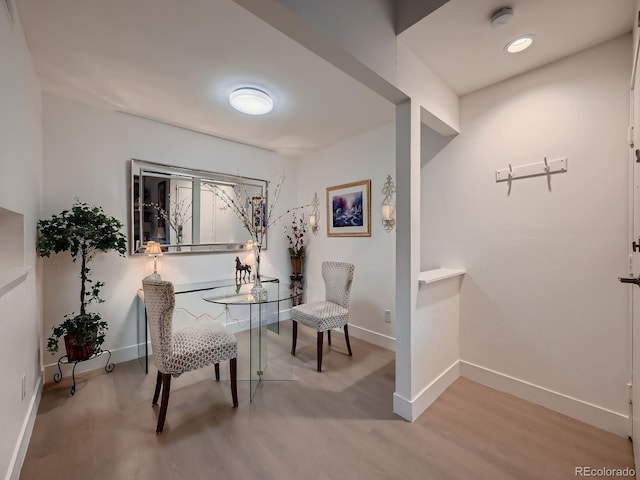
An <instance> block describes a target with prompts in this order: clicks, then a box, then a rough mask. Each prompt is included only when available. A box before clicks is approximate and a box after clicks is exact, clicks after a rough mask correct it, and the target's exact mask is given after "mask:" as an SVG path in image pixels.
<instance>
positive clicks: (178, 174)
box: [127, 158, 269, 255]
mask: <svg viewBox="0 0 640 480" xmlns="http://www.w3.org/2000/svg"><path fill="white" fill-rule="evenodd" d="M129 173H130V175H129V178H130V182H129V218H128V228H127V234H128V237H129V238H128V243H129V254H130V255H144V250H145V247H146V242H145V241H144V240H141V241H139V242H136V240H135V238H136V237H135V233H136V229H138V238H139V239H143V238H144V235H143V226H142V224H143V220H144V210H143V206H144V203H143V202H142V201H140V195H141V193H142V192H143V187H142V181H141V179H142V178H144V177H145V176H149V177H152V176H154V174H157V175H156V176H165V177H166V176H170V177H171V178H179V179H185V180H186V179H191V180H193V179H203V180H206V181H208V182H211V183H220V184H223V185H235V184H238V183H241V184H243V185H249V186H253V187H259V188H261V189H262V196H263V197H264V198H265V201H266V204H267V205H268V202H269V199H268V198H267V196H268V191H269V188H268V187H269V182H268V181H267V180H262V179H259V178H251V177H243V176H240V175H231V174H227V173H220V172H210V171H207V170H199V169H193V168H188V167H178V166H174V165H167V164H162V163H154V162H148V161H146V160H138V159H135V158H132V159H131V161H130V162H129ZM136 183H138V185H139V186H138V193H137V195H136V188H135V186H136ZM136 213H138V214H139V215H138V222H137V225H136V224H135V218H136ZM238 221H240V219H238ZM247 237H249V235H248V234H247ZM266 237H267V235H266V234H265V238H264V243H263V245H264V246H263V248H262V249H263V250H266V246H267V245H266V244H267V238H266ZM177 246H178V244H162V250H163V254H199V253H231V252H238V251H242V250H247V249H249V248H251V239H250V238H247V240H245V241H239V242H215V243H198V244H189V245H184V244H181V245H180V247H184V246H188V247H190V248H189V250H182V249H181V248H180V249H177V248H176V247H177Z"/></svg>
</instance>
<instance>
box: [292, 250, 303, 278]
mask: <svg viewBox="0 0 640 480" xmlns="http://www.w3.org/2000/svg"><path fill="white" fill-rule="evenodd" d="M302 258H303V257H302V256H300V255H291V275H293V276H296V277H300V276H302Z"/></svg>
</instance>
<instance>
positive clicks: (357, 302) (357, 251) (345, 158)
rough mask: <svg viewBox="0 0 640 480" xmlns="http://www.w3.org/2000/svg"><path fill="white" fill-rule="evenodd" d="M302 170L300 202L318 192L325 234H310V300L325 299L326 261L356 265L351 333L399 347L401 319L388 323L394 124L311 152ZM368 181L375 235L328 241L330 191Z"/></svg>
mask: <svg viewBox="0 0 640 480" xmlns="http://www.w3.org/2000/svg"><path fill="white" fill-rule="evenodd" d="M298 166H299V174H298V198H299V201H300V202H301V203H307V202H308V201H311V199H312V197H313V193H314V192H317V193H318V198H319V200H320V231H319V232H318V235H317V236H314V235H313V234H311V235H309V241H308V245H307V246H306V247H305V249H306V251H307V255H306V258H305V267H304V275H305V288H306V300H307V301H314V300H322V299H324V283H323V281H322V276H321V263H322V262H323V261H324V260H336V261H344V262H350V263H353V264H354V265H355V276H354V281H353V287H352V291H351V310H350V319H349V334H350V335H353V336H354V337H359V338H363V339H365V340H367V341H369V342H371V343H374V344H377V345H380V346H383V347H386V348H389V349H393V348H394V337H395V335H394V324H395V319H392V323H386V322H385V321H384V310H385V309H387V310H390V311H391V312H395V230H392V231H391V232H390V233H387V232H386V231H385V230H384V227H383V226H382V222H381V217H380V204H381V203H382V200H383V197H384V196H383V195H382V187H383V185H384V182H385V181H386V177H387V175H392V176H393V175H394V171H395V129H394V125H388V126H384V127H381V128H377V129H374V130H371V131H369V132H366V133H364V134H361V135H358V136H356V137H353V138H351V139H349V140H347V141H344V142H341V143H338V144H336V145H333V146H331V147H328V148H325V149H323V150H321V151H318V152H315V153H313V154H310V155H308V156H306V157H303V158H302V159H300V160H299V164H298ZM366 179H371V237H327V203H326V188H327V187H331V186H335V185H341V184H344V183H350V182H355V181H359V180H366ZM357 354H358V353H357V351H354V355H357Z"/></svg>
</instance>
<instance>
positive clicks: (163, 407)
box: [156, 373, 171, 434]
mask: <svg viewBox="0 0 640 480" xmlns="http://www.w3.org/2000/svg"><path fill="white" fill-rule="evenodd" d="M170 390H171V374H170V373H163V374H162V403H161V404H160V413H159V414H158V426H157V428H156V434H158V433H162V430H163V429H164V419H165V417H166V416H167V407H168V406H169V392H170Z"/></svg>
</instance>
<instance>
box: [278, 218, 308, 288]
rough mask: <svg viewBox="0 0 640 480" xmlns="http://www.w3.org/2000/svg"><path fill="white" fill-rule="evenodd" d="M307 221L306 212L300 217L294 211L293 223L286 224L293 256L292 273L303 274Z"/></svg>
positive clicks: (285, 231) (285, 229)
mask: <svg viewBox="0 0 640 480" xmlns="http://www.w3.org/2000/svg"><path fill="white" fill-rule="evenodd" d="M307 227H308V224H307V221H306V219H305V218H304V213H303V214H302V215H300V216H299V217H298V216H297V215H296V213H295V212H293V214H292V216H291V224H290V225H285V226H284V228H283V230H284V235H285V237H286V238H287V242H288V243H289V256H290V257H291V273H292V274H293V275H296V276H299V275H302V260H303V258H304V236H305V234H306V233H307Z"/></svg>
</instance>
